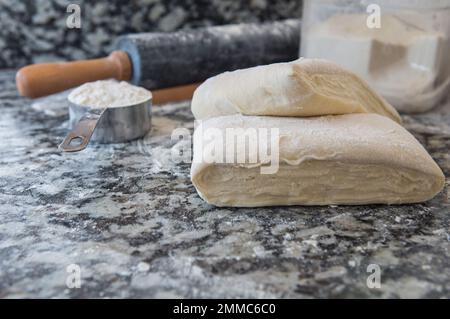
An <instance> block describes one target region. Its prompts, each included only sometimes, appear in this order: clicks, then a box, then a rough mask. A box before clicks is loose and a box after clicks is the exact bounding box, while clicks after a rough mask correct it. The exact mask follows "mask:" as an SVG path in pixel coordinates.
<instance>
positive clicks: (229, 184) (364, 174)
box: [191, 114, 445, 207]
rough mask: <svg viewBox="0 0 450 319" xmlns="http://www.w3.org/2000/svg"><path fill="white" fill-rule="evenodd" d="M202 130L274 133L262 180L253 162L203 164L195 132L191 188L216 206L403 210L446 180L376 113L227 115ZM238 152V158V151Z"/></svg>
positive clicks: (425, 155) (423, 154)
mask: <svg viewBox="0 0 450 319" xmlns="http://www.w3.org/2000/svg"><path fill="white" fill-rule="evenodd" d="M201 125H202V129H203V130H207V129H208V128H218V129H219V130H221V131H222V132H223V133H224V134H225V129H226V128H243V129H246V128H269V129H270V128H276V127H277V128H279V130H280V138H279V148H280V157H279V160H280V167H279V170H278V172H277V173H276V174H273V175H263V174H261V173H260V167H258V165H254V164H220V163H212V164H209V163H206V162H204V161H203V160H202V158H203V157H202V150H201V149H200V148H199V147H196V145H197V146H198V145H200V144H201V141H202V136H201V135H200V134H199V132H200V131H201V130H199V129H197V130H196V132H195V133H194V160H193V164H192V168H191V178H192V182H193V184H194V186H195V188H196V189H197V191H198V193H199V194H200V196H201V197H202V198H203V199H204V200H206V201H207V202H208V203H211V204H213V205H216V206H238V207H239V206H247V207H257V206H271V205H330V204H349V205H357V204H402V203H416V202H422V201H426V200H428V199H431V198H432V197H434V196H435V195H436V194H437V193H438V192H440V191H441V190H442V188H443V185H444V182H445V178H444V175H443V173H442V171H441V170H440V168H439V167H438V166H437V164H436V163H435V162H434V161H433V159H432V158H431V157H430V155H429V154H428V153H427V152H426V151H425V149H424V148H423V147H422V146H421V145H420V143H419V142H418V141H417V140H416V139H415V138H414V137H413V136H412V135H411V134H410V133H409V132H408V131H406V130H405V129H404V128H403V127H402V126H400V125H398V124H397V123H395V122H394V121H392V120H390V119H388V118H386V117H384V116H380V115H377V114H348V115H340V116H325V117H314V118H281V117H266V116H242V115H231V116H222V117H217V118H212V119H209V120H205V121H203V122H202V124H201ZM236 152H244V150H243V149H237V150H236Z"/></svg>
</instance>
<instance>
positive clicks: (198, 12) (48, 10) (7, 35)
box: [0, 0, 302, 68]
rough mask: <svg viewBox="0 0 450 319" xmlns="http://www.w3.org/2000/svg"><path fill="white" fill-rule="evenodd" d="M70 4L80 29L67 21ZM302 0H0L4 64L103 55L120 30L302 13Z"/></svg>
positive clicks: (0, 59) (267, 18)
mask: <svg viewBox="0 0 450 319" xmlns="http://www.w3.org/2000/svg"><path fill="white" fill-rule="evenodd" d="M69 4H78V5H79V6H80V8H81V22H82V27H81V29H69V28H67V27H66V18H67V17H68V16H69V15H70V14H71V13H67V12H66V9H67V6H68V5H69ZM301 10H302V1H301V0H277V1H269V0H240V1H236V0H212V1H210V0H187V1H180V0H132V1H120V0H110V1H108V2H106V1H73V0H72V1H69V0H22V1H17V0H0V68H18V67H22V66H24V65H26V64H30V63H40V62H49V61H62V60H78V59H85V58H95V57H101V56H105V55H107V54H109V53H110V52H111V49H112V46H113V43H114V41H115V39H116V37H117V36H118V35H121V34H126V33H133V32H149V31H174V30H177V29H189V28H195V27H200V26H209V25H222V24H229V23H239V22H257V21H273V20H278V19H284V18H298V17H300V15H301Z"/></svg>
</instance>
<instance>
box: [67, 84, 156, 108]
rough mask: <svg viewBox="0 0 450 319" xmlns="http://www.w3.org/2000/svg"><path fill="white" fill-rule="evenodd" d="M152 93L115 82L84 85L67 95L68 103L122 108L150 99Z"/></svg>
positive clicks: (93, 106)
mask: <svg viewBox="0 0 450 319" xmlns="http://www.w3.org/2000/svg"><path fill="white" fill-rule="evenodd" d="M151 97H152V93H151V92H150V91H148V90H146V89H144V88H141V87H138V86H134V85H131V84H129V83H127V82H124V81H122V82H118V81H116V80H102V81H95V82H89V83H85V84H83V85H81V86H79V87H77V88H76V89H74V90H73V91H72V92H71V93H70V94H69V97H68V99H69V101H70V102H71V103H75V104H78V105H82V106H89V107H92V108H105V107H109V108H110V107H122V106H128V105H134V104H139V103H142V102H145V101H148V100H149V99H151Z"/></svg>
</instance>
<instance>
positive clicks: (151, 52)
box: [117, 19, 300, 89]
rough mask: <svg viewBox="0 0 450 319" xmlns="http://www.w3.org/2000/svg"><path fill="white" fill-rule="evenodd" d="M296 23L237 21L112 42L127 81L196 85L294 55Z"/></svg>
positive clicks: (296, 50)
mask: <svg viewBox="0 0 450 319" xmlns="http://www.w3.org/2000/svg"><path fill="white" fill-rule="evenodd" d="M299 42H300V21H299V20H294V19H292V20H284V21H281V22H272V23H265V24H239V25H227V26H220V27H210V28H203V29H194V30H189V31H179V32H174V33H142V34H135V35H127V36H124V37H122V38H120V39H119V40H118V43H117V49H118V50H123V51H126V52H127V53H128V56H129V57H130V59H131V61H132V65H133V74H132V82H133V83H134V84H139V85H142V86H144V87H147V88H149V89H155V88H165V87H171V86H177V85H184V84H190V83H196V82H201V81H204V80H206V79H207V78H209V77H211V76H213V75H217V74H219V73H222V72H225V71H232V70H236V69H241V68H247V67H251V66H256V65H262V64H269V63H275V62H284V61H291V60H294V59H296V58H298V54H299Z"/></svg>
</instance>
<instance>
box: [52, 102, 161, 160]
mask: <svg viewBox="0 0 450 319" xmlns="http://www.w3.org/2000/svg"><path fill="white" fill-rule="evenodd" d="M151 106H152V98H151V97H150V98H149V99H148V100H146V101H144V102H141V103H138V104H133V105H127V106H121V107H111V108H93V107H90V106H83V105H78V104H75V103H72V102H70V101H69V115H70V127H71V131H70V132H69V134H67V136H66V138H65V139H64V141H63V142H62V143H61V145H60V146H59V148H60V149H61V150H63V151H64V152H79V151H81V150H83V149H85V148H86V147H87V145H88V143H89V141H93V142H97V143H123V142H128V141H132V140H135V139H138V138H141V137H143V136H144V135H146V134H147V133H148V132H149V131H150V129H151V127H152V121H151V118H152V115H151Z"/></svg>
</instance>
